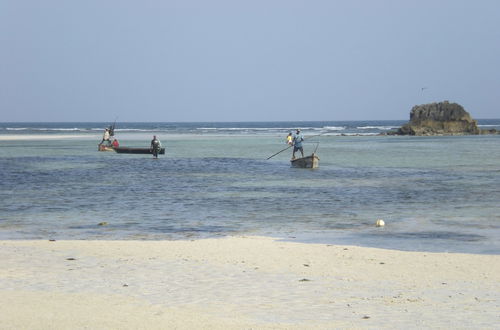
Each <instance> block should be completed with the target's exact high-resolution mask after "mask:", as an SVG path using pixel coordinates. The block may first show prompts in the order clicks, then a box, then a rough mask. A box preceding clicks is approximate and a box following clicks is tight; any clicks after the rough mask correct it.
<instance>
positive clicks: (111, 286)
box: [0, 236, 500, 329]
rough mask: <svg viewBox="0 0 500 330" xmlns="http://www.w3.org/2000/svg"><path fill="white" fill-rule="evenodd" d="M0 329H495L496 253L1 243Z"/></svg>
mask: <svg viewBox="0 0 500 330" xmlns="http://www.w3.org/2000/svg"><path fill="white" fill-rule="evenodd" d="M0 247H1V248H0V260H2V268H1V269H0V293H1V294H0V304H1V305H2V311H1V312H0V323H1V324H2V325H3V326H6V328H7V329H15V328H34V329H46V328H54V329H63V328H82V327H89V328H97V329H102V328H124V329H137V328H148V329H150V328H158V329H160V328H166V327H170V328H172V327H174V328H181V329H190V328H200V327H204V328H211V329H227V328H229V329H240V328H259V329H267V328H273V329H281V328H283V329H285V328H286V329H299V328H300V329H304V328H306V329H315V328H318V329H319V328H332V327H334V328H402V327H408V326H409V327H413V328H416V327H419V328H421V327H425V328H436V327H443V328H449V327H454V328H474V327H476V328H477V327H481V328H494V327H495V325H496V324H498V322H499V315H498V301H499V300H500V293H499V292H498V283H499V282H500V275H499V274H500V256H499V255H472V254H459V253H452V254H451V253H431V252H405V251H397V250H383V249H377V248H365V247H356V246H344V245H330V244H311V243H296V242H288V241H280V240H277V239H273V238H266V237H251V236H240V237H226V238H219V239H200V240H182V241H74V240H73V241H45V240H44V241H42V240H15V241H14V240H1V241H0Z"/></svg>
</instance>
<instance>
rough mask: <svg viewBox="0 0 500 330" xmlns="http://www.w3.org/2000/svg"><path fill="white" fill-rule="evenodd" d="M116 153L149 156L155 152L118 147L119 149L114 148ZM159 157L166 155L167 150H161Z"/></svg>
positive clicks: (147, 149)
mask: <svg viewBox="0 0 500 330" xmlns="http://www.w3.org/2000/svg"><path fill="white" fill-rule="evenodd" d="M113 150H114V151H116V152H117V153H119V154H149V155H152V154H153V151H151V149H150V148H129V147H118V148H113ZM158 154H159V155H164V154H165V148H161V149H160V152H158Z"/></svg>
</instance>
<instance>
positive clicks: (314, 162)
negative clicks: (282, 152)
mask: <svg viewBox="0 0 500 330" xmlns="http://www.w3.org/2000/svg"><path fill="white" fill-rule="evenodd" d="M290 163H291V164H292V167H297V168H317V167H318V166H319V157H318V156H317V155H316V154H315V153H313V154H312V155H311V156H307V157H304V158H295V159H292V160H291V161H290Z"/></svg>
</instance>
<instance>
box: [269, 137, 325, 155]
mask: <svg viewBox="0 0 500 330" xmlns="http://www.w3.org/2000/svg"><path fill="white" fill-rule="evenodd" d="M326 133H328V132H323V133H321V134H316V135H311V136H308V137H305V138H304V140H306V139H309V138H312V137H315V136H320V135H323V134H326ZM291 147H293V145H291V146H288V147H286V148H285V149H283V150H280V151H278V152H277V153H275V154H274V155H272V156H271V157H268V158H266V160H269V159H271V158H273V157H274V156H276V155H278V154H280V153H282V152H283V151H285V150H288V149H290V148H291ZM316 149H318V148H317V147H316Z"/></svg>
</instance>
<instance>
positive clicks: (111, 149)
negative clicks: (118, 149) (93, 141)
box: [97, 144, 115, 151]
mask: <svg viewBox="0 0 500 330" xmlns="http://www.w3.org/2000/svg"><path fill="white" fill-rule="evenodd" d="M97 150H99V151H115V149H114V148H113V147H112V146H107V145H104V144H100V145H99V147H98V149H97Z"/></svg>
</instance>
